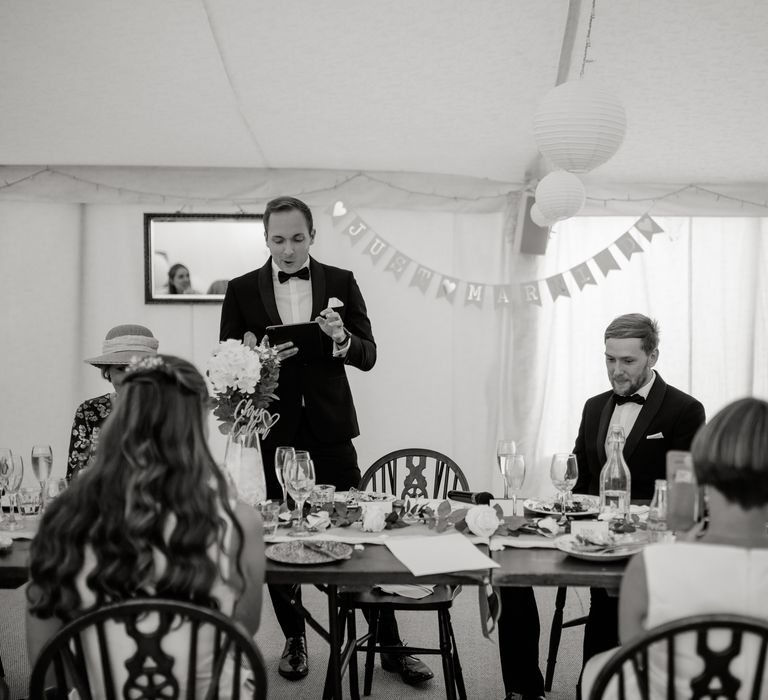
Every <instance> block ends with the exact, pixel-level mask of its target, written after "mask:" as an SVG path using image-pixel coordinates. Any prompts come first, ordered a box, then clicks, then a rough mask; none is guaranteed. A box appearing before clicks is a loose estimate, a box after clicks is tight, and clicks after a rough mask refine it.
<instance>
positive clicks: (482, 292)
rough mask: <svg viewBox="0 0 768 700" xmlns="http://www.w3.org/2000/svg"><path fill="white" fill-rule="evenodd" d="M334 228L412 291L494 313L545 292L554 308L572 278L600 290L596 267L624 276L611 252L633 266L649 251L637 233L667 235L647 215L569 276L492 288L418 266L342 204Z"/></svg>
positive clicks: (535, 300) (538, 302)
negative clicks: (633, 261)
mask: <svg viewBox="0 0 768 700" xmlns="http://www.w3.org/2000/svg"><path fill="white" fill-rule="evenodd" d="M330 215H331V218H332V220H333V225H334V228H336V229H337V230H338V231H339V232H340V233H341V235H343V236H345V237H347V238H348V239H349V240H350V243H351V245H353V246H356V245H357V244H358V243H360V242H361V241H362V240H363V239H364V238H367V242H366V244H365V246H364V247H363V248H362V254H363V255H367V256H368V257H369V258H371V261H372V263H373V264H374V265H378V264H379V261H381V260H386V262H385V263H384V265H383V268H382V269H383V271H384V272H387V273H391V274H392V275H394V277H395V279H396V280H398V281H399V280H400V279H402V277H403V275H406V272H407V273H408V274H407V275H406V278H409V279H410V281H409V282H408V286H409V287H416V288H417V289H418V290H420V291H421V293H422V294H424V295H426V294H427V293H428V292H429V290H430V287H432V283H433V280H435V281H436V282H437V286H436V288H435V291H434V296H435V298H436V299H444V300H445V301H447V302H448V303H449V304H453V303H454V302H455V300H456V299H457V298H460V299H463V301H464V306H474V307H476V308H482V307H483V306H484V305H490V304H491V303H492V304H493V307H494V308H495V309H505V308H510V307H511V306H512V303H513V301H514V300H515V298H517V299H520V300H521V301H522V302H523V303H525V304H532V305H534V306H543V298H542V290H546V291H547V292H548V293H549V297H550V298H551V300H552V302H553V303H554V302H555V301H557V300H558V299H559V298H560V297H566V298H572V296H573V295H572V289H571V288H569V285H568V282H567V277H570V278H572V280H573V283H572V284H575V285H576V291H579V292H580V291H582V290H583V289H584V288H585V287H587V286H590V285H597V283H598V278H597V276H596V274H595V272H594V268H593V267H592V265H595V266H597V269H598V270H599V271H600V272H601V274H602V276H603V278H605V277H607V276H608V275H609V274H610V273H611V272H613V271H614V270H618V271H621V269H622V268H621V266H620V265H619V262H618V260H617V259H616V256H615V254H614V251H613V250H612V248H615V249H616V250H618V252H619V253H621V254H622V255H623V256H624V258H626V260H627V262H631V259H632V256H633V255H637V254H639V253H644V252H645V248H643V246H642V245H641V244H640V240H639V239H638V237H637V236H635V235H633V234H632V229H634V230H635V231H637V233H639V234H640V236H641V237H642V239H641V240H645V241H647V242H648V243H653V237H654V236H655V235H656V234H659V233H663V232H664V229H663V228H662V227H661V226H659V224H658V223H657V222H656V221H655V220H654V219H653V218H651V216H650V215H649V214H643V215H642V216H641V217H640V218H639V219H638V220H637V221H636V222H635V223H634V224H633V225H632V226H631V228H630V229H628V230H627V231H624V232H622V234H621V235H620V236H619V237H618V238H617V239H616V240H615V241H613V243H611V244H610V245H608V246H607V247H605V248H603V250H601V251H598V252H597V253H595V254H594V255H593V256H591V257H590V258H588V259H587V260H584V261H583V262H581V263H579V264H578V265H575V266H573V267H572V268H570V269H569V270H565V271H563V272H558V273H557V274H554V275H551V276H549V277H546V278H543V279H536V280H530V281H526V282H519V283H514V284H512V283H506V284H492V283H487V282H482V281H470V280H463V279H459V278H458V277H454V276H452V275H447V274H444V273H442V272H439V271H438V270H433V269H432V268H430V267H428V266H426V265H423V264H422V263H420V262H419V261H417V260H414V259H413V258H411V257H409V256H408V255H406V254H405V253H404V252H402V251H401V250H398V249H397V248H395V247H394V246H393V245H392V244H391V243H390V242H389V241H387V240H385V239H384V238H383V237H382V236H381V234H379V233H378V232H377V231H374V230H373V229H372V228H371V227H370V226H369V224H368V223H367V222H366V221H364V220H363V218H362V217H361V216H360V215H359V214H358V213H357V212H355V211H354V210H353V209H351V208H349V207H347V205H346V204H345V203H344V202H342V201H337V202H336V203H335V204H334V205H333V207H332V208H331V210H330Z"/></svg>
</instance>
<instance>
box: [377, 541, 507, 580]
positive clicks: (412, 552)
mask: <svg viewBox="0 0 768 700" xmlns="http://www.w3.org/2000/svg"><path fill="white" fill-rule="evenodd" d="M386 544H387V547H388V548H389V551H390V552H392V554H394V555H395V556H396V557H397V558H398V559H399V560H400V561H401V562H402V563H403V564H404V565H405V566H406V567H407V568H408V569H409V571H410V572H411V573H412V574H413V575H414V576H426V575H427V574H442V573H451V572H453V571H474V570H477V569H493V568H495V567H497V566H499V565H498V564H497V563H496V562H495V561H493V559H491V558H490V557H487V556H486V555H485V554H483V553H482V552H481V551H480V550H479V549H478V548H477V547H475V545H473V544H472V543H471V542H470V541H469V540H468V539H467V538H466V537H464V535H462V534H459V533H452V534H448V535H441V536H440V537H403V538H399V539H391V540H387V543H386Z"/></svg>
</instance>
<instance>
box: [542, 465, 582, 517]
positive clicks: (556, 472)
mask: <svg viewBox="0 0 768 700" xmlns="http://www.w3.org/2000/svg"><path fill="white" fill-rule="evenodd" d="M549 476H550V478H551V479H552V483H553V484H554V486H555V488H556V489H557V490H558V491H559V492H560V509H561V512H562V516H561V517H560V520H558V521H557V522H558V524H559V525H562V524H564V523H566V522H568V518H566V517H565V507H566V502H567V497H568V493H569V492H570V491H571V489H572V488H573V487H574V486H575V485H576V480H577V479H578V478H579V466H578V464H577V462H576V455H573V454H568V453H567V452H558V453H556V454H554V455H553V456H552V465H551V466H550V468H549Z"/></svg>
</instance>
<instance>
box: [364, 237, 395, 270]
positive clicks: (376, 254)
mask: <svg viewBox="0 0 768 700" xmlns="http://www.w3.org/2000/svg"><path fill="white" fill-rule="evenodd" d="M387 248H389V243H387V242H386V241H383V240H382V239H381V238H379V237H378V236H374V237H373V239H372V240H371V241H369V243H368V245H367V246H365V250H364V251H363V253H365V254H366V255H370V256H371V257H372V258H373V264H374V265H375V264H376V263H377V262H379V260H380V259H381V257H382V254H383V253H384V251H385V250H386V249H387Z"/></svg>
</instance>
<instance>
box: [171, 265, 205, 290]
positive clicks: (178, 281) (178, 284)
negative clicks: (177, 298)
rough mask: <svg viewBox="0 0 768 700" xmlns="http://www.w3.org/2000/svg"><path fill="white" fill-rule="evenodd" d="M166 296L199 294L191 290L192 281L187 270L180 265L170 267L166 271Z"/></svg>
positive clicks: (184, 266)
mask: <svg viewBox="0 0 768 700" xmlns="http://www.w3.org/2000/svg"><path fill="white" fill-rule="evenodd" d="M165 293H166V294H199V293H200V292H198V291H197V290H196V289H193V288H192V280H191V278H190V276H189V268H188V267H187V266H186V265H182V264H181V263H176V264H175V265H171V268H170V270H168V284H167V289H166V291H165Z"/></svg>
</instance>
